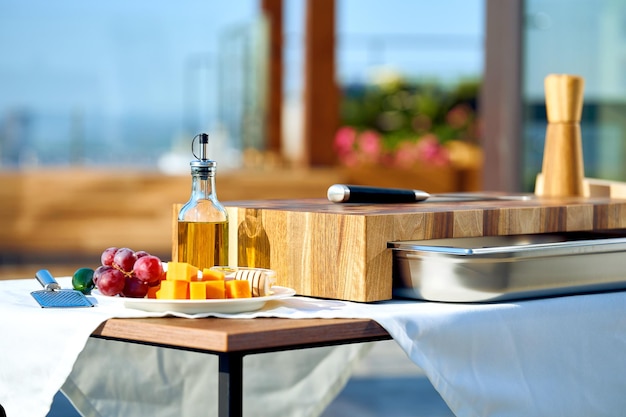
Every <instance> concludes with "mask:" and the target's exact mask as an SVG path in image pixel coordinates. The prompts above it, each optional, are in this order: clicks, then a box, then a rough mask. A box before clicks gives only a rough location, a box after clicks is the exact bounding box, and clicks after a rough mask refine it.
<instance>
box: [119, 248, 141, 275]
mask: <svg viewBox="0 0 626 417" xmlns="http://www.w3.org/2000/svg"><path fill="white" fill-rule="evenodd" d="M136 260H137V255H135V252H134V251H133V250H132V249H128V248H121V249H118V250H117V252H115V256H114V257H113V267H114V268H117V269H119V270H120V271H122V272H126V273H130V272H132V270H133V266H134V265H135V261H136Z"/></svg>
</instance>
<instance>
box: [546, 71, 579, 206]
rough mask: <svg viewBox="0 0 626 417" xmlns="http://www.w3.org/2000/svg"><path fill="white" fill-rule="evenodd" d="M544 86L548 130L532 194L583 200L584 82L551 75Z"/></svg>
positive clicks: (565, 75) (576, 77) (570, 76)
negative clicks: (582, 124) (582, 121)
mask: <svg viewBox="0 0 626 417" xmlns="http://www.w3.org/2000/svg"><path fill="white" fill-rule="evenodd" d="M544 85H545V95H546V111H547V116H548V126H547V129H546V141H545V148H544V153H543V166H542V174H541V175H540V176H539V177H540V178H538V180H537V183H536V186H535V194H537V195H540V196H545V197H577V196H580V197H582V196H583V194H584V191H583V190H584V189H583V180H584V165H583V151H582V139H581V133H580V118H581V114H582V107H583V89H584V85H585V81H584V79H583V78H582V77H578V76H574V75H567V74H550V75H548V76H547V77H546V78H545V81H544Z"/></svg>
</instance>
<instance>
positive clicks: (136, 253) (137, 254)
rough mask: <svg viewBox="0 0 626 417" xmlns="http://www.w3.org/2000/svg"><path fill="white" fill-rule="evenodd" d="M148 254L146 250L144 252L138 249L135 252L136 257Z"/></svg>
mask: <svg viewBox="0 0 626 417" xmlns="http://www.w3.org/2000/svg"><path fill="white" fill-rule="evenodd" d="M148 255H150V254H149V253H148V252H146V251H145V250H138V251H137V252H135V256H137V259H139V258H141V257H144V256H148Z"/></svg>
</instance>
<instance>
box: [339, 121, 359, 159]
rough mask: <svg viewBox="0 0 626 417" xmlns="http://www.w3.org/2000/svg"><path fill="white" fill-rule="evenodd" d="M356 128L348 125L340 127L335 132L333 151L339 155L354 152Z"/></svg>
mask: <svg viewBox="0 0 626 417" xmlns="http://www.w3.org/2000/svg"><path fill="white" fill-rule="evenodd" d="M355 143H356V130H355V129H354V128H352V127H349V126H344V127H342V128H340V129H339V130H338V131H337V133H336V134H335V151H336V152H337V153H338V154H339V155H340V156H341V155H345V154H348V153H352V152H354V144H355Z"/></svg>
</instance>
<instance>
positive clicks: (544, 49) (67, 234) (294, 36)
mask: <svg viewBox="0 0 626 417" xmlns="http://www.w3.org/2000/svg"><path fill="white" fill-rule="evenodd" d="M501 3H502V2H498V1H496V0H441V1H437V2H427V1H412V2H406V1H403V0H386V1H384V2H382V1H377V0H319V1H311V0H236V1H235V2H234V3H232V4H231V3H229V4H223V3H221V2H211V1H197V0H181V1H180V2H177V3H175V4H174V3H170V2H164V1H156V2H154V1H150V2H149V1H144V0H137V1H133V2H132V3H130V4H129V3H128V2H123V1H120V0H113V1H108V2H84V1H77V0H59V1H55V2H52V3H51V2H45V1H42V0H23V1H20V2H12V1H9V0H0V51H1V52H0V53H1V55H2V59H0V198H1V199H2V202H3V203H2V205H1V206H0V221H1V222H2V224H0V251H1V252H0V253H1V255H0V275H3V274H4V275H6V274H8V275H9V276H14V275H15V273H16V271H19V267H20V266H23V265H32V264H37V263H39V264H50V263H51V262H53V263H57V264H59V265H64V264H68V263H83V262H85V261H90V260H93V261H94V262H97V256H98V255H99V253H100V252H101V251H102V250H103V249H104V248H106V247H108V246H130V247H133V248H134V249H145V250H149V251H152V252H155V253H156V254H159V255H161V256H162V257H164V258H166V259H167V258H168V257H169V256H170V255H169V254H170V244H171V217H172V212H171V206H172V204H174V203H181V202H185V201H186V200H187V198H188V196H189V188H190V187H189V186H190V177H189V165H188V164H189V160H190V159H192V155H191V140H192V138H193V137H194V136H195V135H196V134H197V133H200V132H207V133H209V135H210V152H211V153H210V156H211V158H212V159H214V160H216V161H217V162H218V174H217V187H218V197H219V198H220V199H221V200H222V201H224V202H227V201H232V200H247V199H264V198H305V197H318V198H324V197H325V191H326V189H327V187H328V186H329V185H330V184H332V183H335V182H351V183H362V184H372V185H383V186H398V187H412V188H421V189H424V190H426V191H429V192H445V191H475V190H482V189H486V190H494V191H511V192H513V191H532V190H533V188H534V180H535V176H536V174H537V173H538V172H539V171H540V168H541V160H542V153H543V141H544V135H545V125H546V119H545V106H544V97H543V79H544V77H545V76H546V75H547V74H549V73H553V72H561V73H570V74H577V75H581V76H583V77H584V78H585V80H586V87H585V106H584V110H583V120H582V123H581V125H582V132H583V148H584V157H585V174H586V176H588V177H597V178H606V179H615V180H623V179H624V178H625V177H626V168H625V167H624V164H623V163H622V160H623V159H624V158H623V157H624V154H625V153H626V149H625V140H624V139H625V138H624V136H625V134H626V125H625V120H624V114H626V113H625V112H624V102H625V97H626V77H625V76H624V75H623V74H626V72H625V71H623V67H624V65H625V62H626V61H625V60H624V57H626V46H625V45H626V42H625V41H626V32H624V30H623V25H622V22H623V21H624V20H625V19H626V0H599V1H598V0H542V1H539V0H511V1H508V2H504V3H506V4H501ZM15 268H17V269H15ZM29 268H30V266H29ZM31 269H32V268H31ZM19 275H21V273H20V274H19ZM30 275H31V274H30V272H28V276H30Z"/></svg>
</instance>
